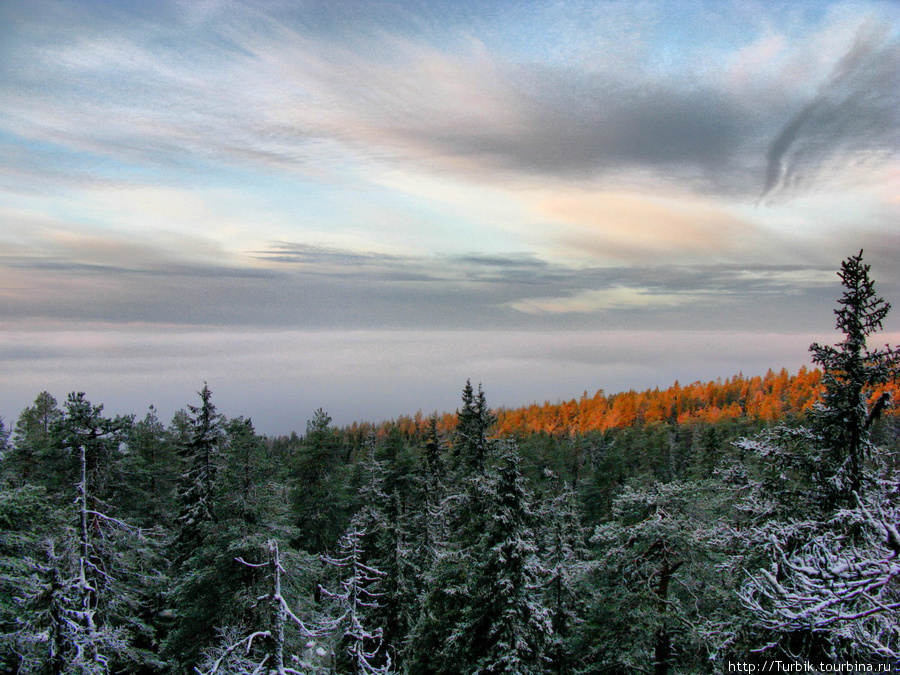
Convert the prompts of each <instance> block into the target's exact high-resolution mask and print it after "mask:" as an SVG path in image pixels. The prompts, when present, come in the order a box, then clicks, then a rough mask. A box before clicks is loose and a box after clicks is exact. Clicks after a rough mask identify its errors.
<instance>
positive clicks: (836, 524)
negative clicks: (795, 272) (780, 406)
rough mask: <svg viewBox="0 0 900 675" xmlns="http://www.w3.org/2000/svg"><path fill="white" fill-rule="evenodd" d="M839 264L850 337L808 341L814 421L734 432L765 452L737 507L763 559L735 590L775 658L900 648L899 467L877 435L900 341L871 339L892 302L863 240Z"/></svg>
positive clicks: (826, 657)
mask: <svg viewBox="0 0 900 675" xmlns="http://www.w3.org/2000/svg"><path fill="white" fill-rule="evenodd" d="M839 274H840V277H841V280H842V281H843V284H844V288H845V291H844V294H843V296H842V297H841V299H840V300H839V303H840V307H839V308H838V309H837V310H836V311H835V313H836V314H837V316H838V322H837V327H838V329H839V330H841V331H842V332H843V333H844V339H843V341H842V342H840V343H839V344H838V345H836V346H835V347H822V346H820V345H818V344H814V345H812V347H811V351H812V352H813V359H814V361H815V362H816V363H817V364H818V365H820V366H821V367H822V368H823V370H824V373H823V382H824V385H825V391H824V392H823V395H822V400H821V402H820V403H818V404H817V405H816V406H815V407H814V408H813V409H812V410H811V412H810V416H809V425H808V426H807V427H798V428H792V427H785V426H782V427H778V428H776V429H773V430H772V431H770V432H768V433H766V434H764V435H763V436H761V437H759V438H757V439H744V440H742V441H739V442H738V444H737V445H738V447H740V448H742V449H743V450H748V451H751V452H753V453H755V454H758V455H759V457H760V458H761V459H763V460H764V461H763V463H762V465H761V469H762V477H761V479H760V480H758V481H751V482H750V484H749V485H748V488H749V489H748V490H747V491H746V495H747V497H746V499H745V503H744V506H743V507H742V509H743V510H744V511H745V512H746V513H747V514H754V519H755V520H756V521H757V524H756V525H755V526H753V527H748V528H743V529H741V530H739V531H738V530H736V531H735V534H737V536H738V538H743V542H744V543H743V546H741V547H739V548H741V549H742V550H743V552H744V553H743V554H742V555H744V560H745V563H746V562H749V561H751V560H754V559H755V560H756V562H757V571H756V572H755V573H751V574H750V575H748V577H747V579H746V583H745V585H744V587H743V589H742V590H741V592H740V598H741V602H742V604H743V605H744V607H745V608H746V609H747V610H749V617H750V622H749V624H748V625H749V626H753V627H755V628H751V629H750V630H751V631H756V636H755V639H751V642H754V641H756V640H758V641H761V642H762V644H763V645H764V646H757V647H756V648H755V649H753V650H752V651H753V652H756V653H761V654H763V655H765V656H766V657H769V658H772V657H789V658H793V659H806V660H808V661H811V662H822V661H824V662H830V663H838V662H850V661H854V660H855V661H861V662H871V661H872V660H873V659H876V658H877V659H893V660H896V659H897V658H900V587H898V585H897V579H898V578H900V529H898V522H900V476H898V474H897V471H896V470H895V469H893V468H892V466H891V462H890V461H889V460H888V458H887V457H885V456H884V453H883V452H882V451H881V450H880V449H879V448H878V447H876V445H875V444H874V443H873V441H872V431H873V428H872V427H873V424H874V422H875V421H876V420H877V419H878V417H879V416H880V414H881V412H882V411H883V410H884V408H885V407H886V406H887V405H888V403H889V402H890V396H889V393H888V392H887V391H885V390H884V388H885V385H888V384H891V383H892V382H895V381H896V379H897V376H898V370H900V369H898V366H900V350H897V349H896V348H891V347H889V346H886V347H884V348H883V349H878V350H875V351H869V350H868V348H867V346H866V339H867V338H868V337H869V336H870V335H872V334H873V333H874V332H876V331H877V330H879V329H881V328H882V322H883V320H884V318H885V317H886V316H887V313H888V311H889V310H890V305H888V304H887V303H886V302H885V301H884V300H883V299H882V298H880V297H878V296H877V294H876V293H875V288H874V284H873V283H872V280H871V279H870V278H869V266H868V265H865V264H863V262H862V251H860V253H859V255H855V256H851V257H850V258H848V259H847V260H845V261H844V262H843V264H842V265H841V271H840V273H839ZM748 567H749V565H748ZM757 644H759V643H757Z"/></svg>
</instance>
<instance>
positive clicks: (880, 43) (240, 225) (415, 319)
mask: <svg viewBox="0 0 900 675" xmlns="http://www.w3.org/2000/svg"><path fill="white" fill-rule="evenodd" d="M898 150H900V5H898V3H896V2H866V1H862V2H843V1H838V2H827V1H822V0H814V1H813V0H809V1H803V0H794V1H791V2H783V3H782V2H762V1H759V2H753V1H749V0H741V1H737V0H736V1H724V0H723V1H721V2H703V1H691V2H687V1H673V2H642V1H627V2H612V1H609V2H608V1H604V0H592V1H590V2H582V1H581V0H555V1H550V0H545V1H540V2H529V1H527V0H522V1H512V0H490V1H476V0H462V1H458V2H450V1H448V0H428V1H426V0H393V1H391V2H380V1H378V0H358V1H357V0H329V1H327V2H325V1H319V0H311V1H309V2H304V1H302V0H297V1H293V0H292V1H277V0H272V1H271V2H261V1H260V2H250V1H246V2H230V1H221V0H184V1H171V2H157V1H143V0H141V1H138V0H130V1H129V0H118V1H113V0H93V1H89V0H85V1H83V2H66V1H60V2H55V1H47V0H0V416H2V417H3V418H4V420H5V423H6V425H7V427H9V426H12V424H14V421H15V419H16V418H17V417H18V415H19V413H20V412H21V410H22V409H23V408H25V407H26V406H28V405H30V404H31V402H32V401H33V400H34V398H35V397H36V396H37V394H38V393H40V392H41V391H44V390H47V391H49V392H50V393H51V394H53V395H54V396H55V397H57V399H59V400H60V401H63V400H64V399H65V397H66V395H67V394H68V393H69V392H71V391H84V392H85V393H86V395H87V397H88V398H89V399H90V400H91V401H92V402H94V403H103V404H104V405H105V406H106V411H107V412H108V413H110V414H126V413H135V414H137V415H138V416H139V417H141V416H143V414H144V413H145V412H146V410H147V408H148V406H150V405H151V404H152V405H154V406H155V407H156V408H157V409H158V410H159V411H160V417H161V418H163V419H168V418H170V417H171V415H172V414H173V413H174V412H175V411H176V410H178V409H180V408H183V407H185V406H187V405H189V404H195V403H197V401H198V400H199V399H198V397H197V394H196V392H197V391H198V390H200V389H201V388H202V386H203V383H204V382H208V384H209V387H210V389H211V390H212V391H213V402H214V403H216V404H217V405H218V407H219V410H220V411H221V412H223V413H224V414H226V415H228V416H229V417H234V416H238V415H243V416H245V417H250V418H252V419H253V421H254V423H255V426H256V428H257V430H258V431H260V432H263V433H267V434H283V433H289V432H290V431H292V430H297V431H299V432H302V431H303V429H304V428H305V424H306V420H307V419H309V418H310V417H311V416H312V413H313V411H314V410H316V409H317V408H320V407H321V408H324V409H325V410H326V411H327V412H328V413H329V414H330V415H331V416H332V417H333V418H334V420H335V422H336V423H339V424H349V423H350V422H353V421H361V420H371V421H378V420H384V419H391V418H395V417H397V416H400V415H407V414H413V413H415V412H416V411H417V410H422V411H424V412H425V413H426V414H427V413H429V412H431V411H433V410H438V411H445V410H446V411H452V410H454V409H456V408H457V407H458V405H459V403H458V402H459V396H460V392H461V391H462V388H463V385H464V384H465V381H466V380H467V379H471V380H472V382H473V383H476V382H481V383H482V384H483V386H484V390H485V392H486V394H487V399H488V402H489V404H491V405H493V406H517V405H523V404H529V403H532V402H535V401H536V402H539V403H541V402H543V401H545V400H549V401H551V402H555V401H558V400H568V399H571V398H578V397H580V396H581V395H582V393H583V392H585V391H586V392H588V394H589V395H593V393H594V392H595V391H597V390H599V389H602V390H604V391H605V392H606V393H615V392H618V391H624V390H629V389H645V388H652V387H656V386H659V387H668V386H670V385H671V384H673V383H674V382H675V381H676V380H679V381H681V382H682V383H687V382H694V381H697V380H703V381H706V380H710V379H715V378H718V377H721V378H723V379H724V378H727V377H730V376H732V375H735V374H737V373H743V374H745V375H748V376H750V375H761V374H764V373H765V372H766V370H767V369H769V368H773V369H775V370H778V369H780V368H783V367H785V368H788V369H789V370H791V371H796V370H797V369H798V368H799V367H801V366H802V365H805V364H808V363H809V353H808V346H809V344H810V343H811V342H813V341H819V342H828V343H835V342H837V341H838V339H839V335H838V334H837V333H836V332H835V330H834V321H835V318H834V315H833V311H832V310H833V309H834V307H835V306H836V300H837V298H838V297H839V296H840V293H841V288H840V280H839V279H838V277H837V274H836V273H837V270H838V269H839V267H840V263H841V261H842V260H843V259H845V258H847V257H848V256H850V255H852V254H855V253H857V252H859V251H860V250H861V249H862V250H864V251H865V254H864V255H865V260H866V262H867V263H869V264H870V265H871V266H872V277H873V278H874V279H875V281H876V289H877V290H878V292H879V294H880V295H882V296H884V297H885V299H886V300H888V301H893V302H894V303H895V304H897V303H900V156H898ZM898 306H900V305H898ZM885 342H891V343H892V344H894V343H896V342H900V311H897V312H895V313H894V314H892V315H890V316H889V317H888V319H887V321H886V323H885V332H884V333H883V334H881V335H879V336H878V338H877V340H876V346H877V345H880V344H884V343H885Z"/></svg>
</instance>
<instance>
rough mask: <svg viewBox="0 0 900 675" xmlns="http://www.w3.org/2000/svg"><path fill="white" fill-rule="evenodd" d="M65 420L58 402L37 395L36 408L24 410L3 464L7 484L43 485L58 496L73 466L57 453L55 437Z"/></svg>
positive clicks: (47, 395) (47, 396)
mask: <svg viewBox="0 0 900 675" xmlns="http://www.w3.org/2000/svg"><path fill="white" fill-rule="evenodd" d="M61 418H62V411H61V410H60V409H59V407H58V406H57V402H56V399H55V398H53V396H51V395H50V394H49V393H47V392H46V391H44V392H41V393H40V394H38V396H37V398H36V399H35V401H34V405H32V406H31V407H28V408H25V410H23V411H22V414H21V415H19V419H18V420H17V421H16V425H15V428H14V430H13V447H12V448H11V449H10V450H9V451H8V452H7V454H6V456H5V458H4V459H5V461H4V463H3V466H4V470H3V475H4V478H5V480H6V481H9V482H13V483H15V484H17V485H23V484H26V483H31V484H34V485H38V484H40V485H44V486H46V487H47V488H48V489H49V490H51V491H53V492H55V491H57V490H59V489H64V488H63V485H64V483H65V480H66V478H65V477H66V476H67V475H69V469H70V468H71V466H70V464H71V463H70V462H67V461H66V460H67V459H70V458H67V457H65V456H64V455H63V454H62V453H61V452H60V451H59V449H58V447H57V444H56V443H55V440H54V438H53V436H52V432H53V429H54V428H55V427H56V425H57V423H58V422H59V420H60V419H61Z"/></svg>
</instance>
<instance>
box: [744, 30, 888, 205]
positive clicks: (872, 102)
mask: <svg viewBox="0 0 900 675" xmlns="http://www.w3.org/2000/svg"><path fill="white" fill-rule="evenodd" d="M898 109H900V39H898V37H897V36H896V34H893V35H892V34H891V33H890V32H889V30H888V29H887V28H886V27H885V26H883V25H876V24H873V23H871V22H867V23H864V24H863V25H862V26H860V27H859V30H858V32H857V34H856V38H855V40H854V41H853V43H852V44H851V45H850V47H849V48H848V49H847V52H846V53H845V54H844V56H843V57H842V58H841V60H840V61H839V62H838V63H837V64H836V65H835V67H834V70H833V72H832V74H831V76H830V77H829V78H828V81H827V82H825V83H824V84H823V86H822V87H821V89H820V91H819V92H818V93H817V94H816V96H815V97H814V98H813V100H811V101H810V102H808V103H806V104H805V105H803V106H802V107H801V109H800V110H799V111H798V112H797V113H796V114H795V115H794V117H793V118H792V119H791V120H790V121H789V122H788V123H787V124H786V125H785V126H784V127H783V128H782V129H781V131H780V132H779V133H778V135H777V136H776V137H775V138H774V140H773V141H772V143H771V145H770V146H769V149H768V152H767V153H766V180H765V185H764V187H763V193H762V196H763V198H766V197H769V196H770V195H772V194H773V193H774V192H776V191H778V190H789V191H796V190H798V189H802V188H803V187H808V184H809V183H810V182H811V180H812V179H813V178H814V177H815V174H816V173H817V172H819V171H821V170H823V169H824V168H826V167H827V168H829V169H832V170H833V169H835V168H836V167H839V166H840V164H846V163H849V162H850V161H852V160H853V159H854V158H859V157H860V156H865V154H866V153H870V154H871V155H872V156H871V157H870V158H869V159H870V160H883V159H884V158H885V157H886V156H890V155H894V156H896V154H897V152H898V151H900V116H898V114H897V110H898Z"/></svg>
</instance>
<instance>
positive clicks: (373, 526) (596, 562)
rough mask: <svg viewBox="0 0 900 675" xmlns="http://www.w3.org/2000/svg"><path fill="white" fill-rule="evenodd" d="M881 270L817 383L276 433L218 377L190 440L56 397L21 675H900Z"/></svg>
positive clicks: (2, 484) (8, 447)
mask: <svg viewBox="0 0 900 675" xmlns="http://www.w3.org/2000/svg"><path fill="white" fill-rule="evenodd" d="M869 271H870V270H869V268H868V266H867V265H865V263H864V262H863V259H862V253H860V254H859V255H856V256H852V257H850V258H848V259H847V260H846V261H845V262H844V263H843V265H842V267H841V270H840V272H839V275H840V278H841V281H842V284H843V294H842V295H841V297H840V298H839V299H838V301H837V308H836V310H835V316H836V321H837V329H838V333H837V338H836V343H835V344H834V345H820V344H814V345H812V346H811V347H810V350H811V359H812V362H813V363H814V364H815V368H814V369H811V370H806V369H803V370H801V371H800V372H799V373H798V374H796V375H793V376H791V375H789V374H788V373H787V372H785V371H782V372H781V373H774V372H770V373H769V374H767V375H766V376H764V377H749V378H748V377H745V376H743V375H738V376H735V377H733V378H730V379H729V380H727V381H725V382H724V383H723V382H712V383H708V384H700V383H697V384H692V385H687V386H681V385H678V384H676V385H675V386H673V387H672V388H670V389H668V390H665V391H659V390H654V391H648V392H643V393H638V392H628V393H623V394H615V395H606V394H604V393H603V392H598V393H597V394H596V395H595V396H593V397H588V395H587V394H585V395H584V396H583V397H582V398H581V399H580V400H573V401H571V402H567V403H560V404H557V405H550V404H546V405H544V406H538V405H535V406H531V407H529V408H522V409H517V410H509V409H492V408H491V407H490V404H489V401H488V399H487V397H486V395H485V391H484V390H483V389H482V387H481V386H480V385H477V386H473V385H472V384H471V383H465V386H464V388H463V390H462V399H461V403H460V406H459V409H458V410H457V412H456V413H455V414H452V415H450V414H448V415H441V416H439V415H436V414H435V415H432V416H430V417H423V416H422V415H416V416H415V417H410V418H404V419H401V420H397V421H394V422H390V423H382V424H354V425H352V426H351V427H345V428H338V427H336V426H335V425H333V424H332V421H331V419H330V417H329V416H328V414H327V413H326V412H325V411H323V410H318V411H316V412H315V414H314V415H313V417H312V419H310V420H309V422H308V423H307V425H306V429H305V432H304V433H303V434H302V435H297V434H294V435H291V436H290V437H277V438H271V437H266V436H263V435H260V434H259V433H257V432H256V430H255V429H254V427H253V424H252V422H251V420H249V419H245V418H243V417H236V418H232V419H226V418H225V417H223V416H222V415H221V414H219V412H218V411H217V409H216V402H215V396H214V392H213V391H211V389H210V387H208V386H205V385H204V386H203V388H202V390H201V391H200V392H199V396H198V397H197V398H195V399H194V400H193V401H192V402H191V403H190V404H189V405H187V407H186V408H185V409H184V410H182V411H180V412H179V413H177V414H176V415H175V417H174V419H172V420H171V421H170V422H168V423H166V422H165V421H163V420H160V419H159V418H158V416H157V414H156V412H155V411H154V410H153V409H152V408H151V409H150V410H149V412H147V413H146V414H145V415H144V416H143V417H141V416H128V417H115V418H112V417H109V416H107V415H106V414H105V413H104V410H103V406H102V405H100V404H99V403H98V402H94V401H90V400H88V398H86V396H85V394H82V393H72V394H69V395H68V397H67V398H66V399H65V400H57V399H55V398H54V397H53V396H51V395H50V394H49V393H47V392H44V393H41V394H39V395H38V396H37V398H36V399H35V401H34V403H33V405H31V406H30V407H28V408H26V409H25V410H24V411H23V412H22V413H21V415H20V416H19V418H18V419H17V420H16V421H15V422H14V423H9V424H5V425H4V426H2V427H0V449H2V460H0V670H2V671H3V672H8V673H22V674H25V673H29V674H31V673H34V674H38V673H40V674H45V673H46V674H53V675H57V674H62V673H134V674H141V675H144V674H146V675H150V674H151V673H178V674H180V673H203V674H208V675H213V674H214V673H219V674H225V673H278V674H283V673H304V674H313V673H316V674H318V673H352V674H354V675H362V674H364V673H384V674H387V673H398V674H399V673H405V674H408V675H425V674H435V675H462V674H474V673H478V674H483V675H489V674H490V675H494V674H497V675H499V674H501V673H509V674H512V673H516V674H523V675H525V674H529V675H530V674H538V673H541V674H543V673H546V674H548V675H550V674H554V675H575V674H588V673H610V674H612V673H654V674H656V675H665V674H666V673H707V672H708V673H713V672H723V671H725V672H728V671H727V670H726V664H728V663H732V664H734V663H738V664H742V666H741V667H747V666H749V665H752V664H761V663H765V662H767V661H768V662H771V661H772V660H780V661H781V662H782V663H784V664H802V663H812V664H881V663H893V662H895V661H897V660H898V659H900V530H898V528H900V524H898V523H900V494H898V492H900V480H898V472H897V468H898V461H900V454H898V451H900V444H898V418H897V417H896V416H895V415H894V413H893V411H892V409H891V392H892V391H894V389H895V386H896V381H897V379H898V378H897V376H898V367H900V350H896V349H893V348H890V347H881V346H877V345H878V344H879V343H878V337H877V334H878V331H879V330H880V329H881V328H882V323H883V320H884V319H885V317H886V316H887V314H888V311H889V309H890V306H889V304H888V303H886V302H885V301H884V300H883V299H881V298H880V297H879V296H878V295H877V294H876V292H875V289H874V285H873V282H872V280H871V278H870V276H869ZM461 384H462V383H461ZM816 667H819V666H818V665H817V666H816ZM745 672H747V671H745Z"/></svg>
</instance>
